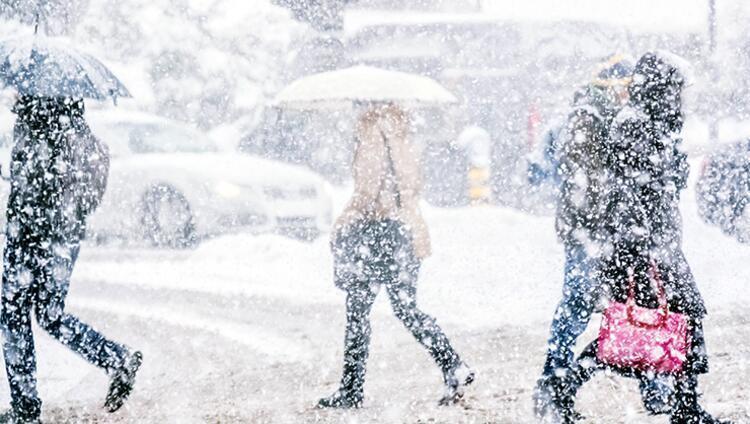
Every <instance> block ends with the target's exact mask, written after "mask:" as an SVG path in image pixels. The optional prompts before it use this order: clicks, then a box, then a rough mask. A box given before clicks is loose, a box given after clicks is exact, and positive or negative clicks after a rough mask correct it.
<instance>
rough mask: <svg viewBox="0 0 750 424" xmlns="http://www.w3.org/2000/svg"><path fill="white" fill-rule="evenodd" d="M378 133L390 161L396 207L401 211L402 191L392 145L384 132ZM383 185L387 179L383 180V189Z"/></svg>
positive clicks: (389, 166) (389, 171)
mask: <svg viewBox="0 0 750 424" xmlns="http://www.w3.org/2000/svg"><path fill="white" fill-rule="evenodd" d="M378 131H379V132H380V137H381V138H382V139H383V146H385V156H386V160H387V161H388V174H389V175H388V176H390V178H391V181H392V182H393V192H394V194H395V195H396V207H397V208H398V209H401V190H400V189H399V187H398V174H396V166H395V165H394V163H393V154H392V152H391V145H390V144H388V138H387V137H386V136H385V134H384V133H383V130H381V129H378ZM383 184H385V179H382V180H381V187H382V185H383ZM381 191H382V189H381ZM378 199H380V192H378Z"/></svg>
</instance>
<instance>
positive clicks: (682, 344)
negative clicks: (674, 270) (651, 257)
mask: <svg viewBox="0 0 750 424" xmlns="http://www.w3.org/2000/svg"><path fill="white" fill-rule="evenodd" d="M649 278H650V280H651V282H652V284H653V285H654V286H655V288H656V290H657V292H658V298H659V308H658V309H649V308H643V307H640V306H638V305H636V304H635V278H634V276H633V270H632V269H629V270H628V299H627V301H626V303H617V302H612V303H611V304H610V305H609V306H608V307H607V308H606V309H605V310H604V316H603V318H602V325H601V328H600V329H599V339H598V341H599V348H598V350H597V352H596V356H597V358H599V360H600V361H601V362H603V363H605V364H608V365H613V366H619V367H628V368H635V369H638V370H643V371H654V372H660V373H674V372H678V371H681V370H682V367H683V364H684V363H685V360H686V359H687V352H688V346H689V344H690V337H689V335H688V318H687V316H685V315H683V314H678V313H674V312H669V308H668V305H667V294H666V292H665V290H664V284H663V282H662V280H661V277H660V275H659V271H658V270H657V267H656V263H654V262H653V261H652V262H651V269H650V270H649Z"/></svg>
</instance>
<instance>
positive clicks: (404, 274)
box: [385, 249, 475, 405]
mask: <svg viewBox="0 0 750 424" xmlns="http://www.w3.org/2000/svg"><path fill="white" fill-rule="evenodd" d="M402 253H403V254H402V255H399V257H397V258H396V261H395V262H396V263H393V264H391V266H389V267H388V268H387V269H388V270H389V272H387V273H386V281H385V284H386V289H387V291H388V298H389V299H390V301H391V306H392V307H393V312H394V314H395V315H396V317H397V318H398V319H399V320H401V322H402V323H403V324H404V326H405V327H406V328H407V329H408V330H409V331H410V332H411V334H412V335H413V336H414V338H416V339H417V341H419V343H420V344H421V345H422V346H424V347H425V349H427V351H428V352H429V354H430V356H432V358H433V359H434V360H435V362H436V363H437V365H438V366H439V367H440V369H441V371H442V372H443V381H444V383H445V388H446V390H445V393H444V395H443V397H442V398H441V399H440V401H439V404H440V405H450V404H453V403H456V402H457V401H459V400H460V399H461V398H462V397H463V387H464V386H467V385H469V384H471V383H472V382H473V381H474V377H475V375H474V371H473V370H471V369H470V368H469V367H468V366H467V365H466V364H465V363H463V362H462V361H461V358H460V357H459V355H458V353H457V352H456V351H455V349H454V348H453V346H452V345H451V343H450V341H449V340H448V337H447V336H446V335H445V333H444V332H443V330H442V329H441V328H440V326H438V324H437V322H436V321H435V319H434V318H432V317H431V316H429V315H427V314H426V313H424V312H422V311H421V310H420V309H419V308H418V307H417V278H418V275H419V267H420V263H419V261H418V260H417V259H416V258H415V257H414V255H413V254H412V253H411V251H410V250H409V249H405V250H404V251H402Z"/></svg>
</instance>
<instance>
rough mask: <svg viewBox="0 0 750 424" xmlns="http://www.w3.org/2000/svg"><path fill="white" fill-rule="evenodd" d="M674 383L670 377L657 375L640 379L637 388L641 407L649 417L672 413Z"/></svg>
mask: <svg viewBox="0 0 750 424" xmlns="http://www.w3.org/2000/svg"><path fill="white" fill-rule="evenodd" d="M673 386H674V382H673V379H672V377H671V376H664V375H658V376H655V377H654V378H645V377H643V378H640V380H639V387H640V391H641V400H642V401H643V406H644V408H646V411H647V412H648V413H649V414H650V415H663V414H669V413H670V412H672V405H674V396H675V395H674V387H673Z"/></svg>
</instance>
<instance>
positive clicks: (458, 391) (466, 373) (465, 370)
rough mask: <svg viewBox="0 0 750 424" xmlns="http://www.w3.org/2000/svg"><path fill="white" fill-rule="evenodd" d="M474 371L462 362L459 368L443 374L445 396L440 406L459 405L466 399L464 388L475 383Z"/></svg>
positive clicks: (439, 403)
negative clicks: (458, 403)
mask: <svg viewBox="0 0 750 424" xmlns="http://www.w3.org/2000/svg"><path fill="white" fill-rule="evenodd" d="M474 377H475V374H474V370H472V369H471V368H469V366H468V365H466V364H465V363H463V362H461V363H460V364H459V365H458V366H456V367H454V368H453V369H451V370H450V371H448V372H446V373H444V374H443V380H444V381H445V394H444V395H443V397H442V398H440V401H439V402H438V405H440V406H447V405H452V404H454V403H457V402H458V401H460V400H461V399H462V398H463V397H464V387H466V386H468V385H469V384H471V383H473V382H474Z"/></svg>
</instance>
